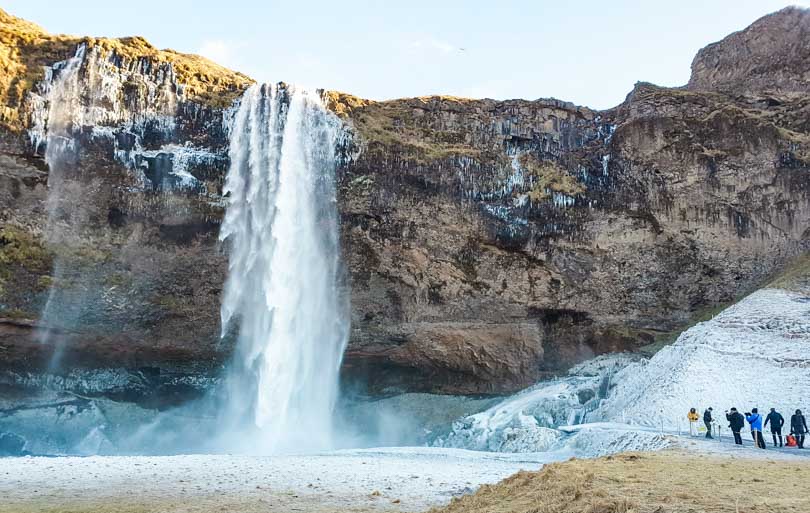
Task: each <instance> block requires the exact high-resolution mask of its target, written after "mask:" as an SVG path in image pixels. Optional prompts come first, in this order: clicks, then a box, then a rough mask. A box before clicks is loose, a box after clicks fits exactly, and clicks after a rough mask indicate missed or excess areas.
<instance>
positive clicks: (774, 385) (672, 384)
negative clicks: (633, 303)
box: [434, 289, 810, 457]
mask: <svg viewBox="0 0 810 513" xmlns="http://www.w3.org/2000/svg"><path fill="white" fill-rule="evenodd" d="M709 406H712V407H713V408H714V412H715V417H716V418H717V419H718V424H719V426H721V427H722V428H724V429H727V428H726V425H727V422H725V418H722V414H723V411H724V410H725V409H729V408H731V407H736V408H738V409H739V410H740V412H741V413H742V412H746V411H748V410H750V409H751V408H754V407H758V408H759V410H760V412H762V413H763V414H764V413H767V411H768V410H769V408H771V407H775V408H777V410H778V411H780V412H781V413H782V415H783V416H784V417H785V420H786V421H789V418H790V415H791V414H792V413H793V412H794V411H795V410H796V409H797V408H800V409H803V410H804V411H805V412H807V413H810V297H808V296H807V295H806V294H802V293H798V292H789V291H785V290H780V289H763V290H760V291H758V292H756V293H754V294H752V295H750V296H748V297H747V298H745V299H743V300H742V301H740V302H739V303H738V304H736V305H734V306H732V307H731V308H728V309H726V310H724V311H723V312H722V313H720V314H719V315H717V316H716V317H715V318H713V319H712V320H710V321H707V322H703V323H700V324H698V325H696V326H694V327H692V328H690V329H689V330H687V331H685V332H684V333H683V334H682V335H681V336H680V337H679V338H678V340H677V341H676V342H675V343H674V344H673V345H671V346H669V347H666V348H664V349H662V350H661V351H659V352H658V353H657V354H656V355H655V356H653V357H652V358H651V359H638V358H635V359H634V358H631V357H628V356H622V355H611V356H603V357H600V358H596V359H594V360H591V361H590V362H586V363H584V364H582V365H580V366H578V367H576V368H574V369H572V370H571V372H570V374H569V375H568V376H566V377H564V378H559V379H556V380H551V381H547V382H543V383H539V384H537V385H535V386H534V387H531V388H529V389H527V390H525V391H523V392H521V393H519V394H516V395H514V396H512V397H509V398H507V399H506V400H504V401H503V402H501V403H498V404H496V405H494V406H492V407H491V408H489V409H487V410H486V411H484V412H481V413H478V414H475V415H470V416H467V417H464V418H462V419H459V420H457V421H456V422H454V423H453V427H452V430H451V431H450V433H448V434H447V435H446V436H443V437H441V438H439V439H437V440H436V441H435V442H434V444H435V445H438V446H442V447H460V448H466V449H473V450H495V451H507V452H534V451H559V450H571V451H572V452H574V453H576V454H577V455H579V456H585V457H588V456H598V455H603V454H608V453H611V452H617V451H619V450H650V449H660V448H662V447H665V446H667V445H668V443H667V441H666V440H665V439H664V438H666V437H664V438H659V437H660V435H661V432H662V431H663V432H664V433H667V434H677V433H679V432H688V422H687V420H686V413H687V412H688V411H689V408H692V407H694V408H697V409H698V412H699V413H702V412H703V410H704V409H705V408H707V407H709ZM583 422H585V423H594V422H607V423H612V424H602V425H601V427H600V428H599V429H596V428H594V426H591V427H589V428H587V429H582V430H576V433H575V434H574V435H573V436H565V433H567V432H571V431H572V430H566V429H561V428H562V427H563V426H565V425H566V424H579V423H583ZM618 424H629V425H632V426H636V428H632V429H629V430H628V429H626V428H621V427H620V426H619V425H618ZM605 426H612V427H611V428H610V429H606V427H605ZM645 427H646V428H654V429H644V428H645ZM637 428H641V429H637ZM726 432H727V431H726Z"/></svg>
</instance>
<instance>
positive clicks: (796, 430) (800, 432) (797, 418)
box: [790, 410, 807, 449]
mask: <svg viewBox="0 0 810 513" xmlns="http://www.w3.org/2000/svg"><path fill="white" fill-rule="evenodd" d="M805 433H807V421H805V420H804V415H802V411H801V410H796V413H794V414H793V415H791V416H790V434H791V435H793V436H795V437H796V443H797V444H798V445H799V449H804V434H805Z"/></svg>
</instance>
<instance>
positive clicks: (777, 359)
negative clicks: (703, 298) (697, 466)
mask: <svg viewBox="0 0 810 513" xmlns="http://www.w3.org/2000/svg"><path fill="white" fill-rule="evenodd" d="M808 349H810V298H808V297H807V296H806V295H802V294H799V293H795V292H788V291H784V290H777V289H763V290H760V291H758V292H756V293H754V294H752V295H750V296H748V297H747V298H745V299H744V300H742V301H741V302H740V303H738V304H737V305H734V306H732V307H731V308H728V309H726V310H725V311H723V312H722V313H720V314H719V315H718V316H716V317H715V318H714V319H712V320H710V321H707V322H703V323H700V324H698V325H696V326H694V327H693V328H690V329H689V330H687V331H685V332H684V333H683V334H682V335H681V336H680V337H679V338H678V340H677V341H676V342H675V344H673V345H671V346H669V347H666V348H664V349H662V350H661V351H660V352H659V353H657V354H656V355H655V356H654V357H653V358H652V359H650V360H648V361H643V362H639V363H635V364H632V365H629V366H628V367H626V368H624V369H623V370H621V371H619V372H618V373H617V374H616V375H615V376H614V379H613V383H614V384H615V388H614V389H613V390H612V391H611V393H610V394H609V396H608V398H607V399H606V400H605V401H604V402H603V403H602V404H601V406H600V408H599V409H598V410H597V411H596V412H595V414H594V416H593V417H592V418H601V419H604V420H623V419H626V420H627V421H628V422H631V423H638V424H641V425H648V426H656V427H660V426H661V425H662V424H663V425H664V427H665V428H666V429H671V430H677V429H679V428H680V429H682V430H685V429H686V426H687V421H686V412H687V411H689V408H690V407H695V408H698V409H699V411H700V412H702V411H703V409H704V408H706V407H708V406H712V407H714V411H715V416H716V417H718V418H720V417H722V412H723V410H725V409H728V408H731V407H732V406H734V407H737V408H738V409H740V410H741V411H743V412H744V411H747V410H749V409H750V408H753V407H758V408H759V409H760V411H761V412H767V411H768V409H769V408H771V407H775V408H777V409H778V410H779V411H781V413H782V414H783V415H784V416H785V417H786V420H787V418H788V416H789V414H790V413H792V412H793V411H794V410H795V409H797V408H802V407H805V408H806V407H807V406H808V404H807V401H808V398H810V352H808ZM721 420H722V421H723V423H722V426H723V427H725V425H726V423H725V419H721Z"/></svg>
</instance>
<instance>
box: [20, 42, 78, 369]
mask: <svg viewBox="0 0 810 513" xmlns="http://www.w3.org/2000/svg"><path fill="white" fill-rule="evenodd" d="M85 53H86V47H85V45H79V46H78V47H77V48H76V54H75V55H74V56H73V57H71V58H70V59H67V60H65V61H62V62H59V63H57V64H55V65H54V66H53V67H51V68H49V69H47V71H46V76H45V80H44V82H43V87H44V101H45V103H44V105H46V106H47V107H46V108H40V109H35V110H34V116H33V120H32V121H33V122H32V130H31V132H30V133H31V142H32V144H33V145H34V148H35V149H37V147H39V146H40V145H41V144H42V143H43V142H44V143H45V162H46V164H47V165H48V196H47V199H46V202H45V206H46V210H47V213H48V221H47V224H46V226H45V234H44V235H45V240H46V241H47V242H48V245H49V246H50V247H63V248H64V247H69V246H71V245H72V244H73V239H74V238H75V236H76V232H77V230H78V228H79V226H80V225H81V224H82V221H81V219H80V218H81V217H82V216H83V215H84V214H85V210H84V209H83V208H82V206H81V203H80V202H76V198H77V197H81V196H82V195H81V194H76V192H77V191H76V190H73V189H75V188H76V185H75V182H74V181H73V179H72V178H73V177H71V176H70V175H71V174H72V173H77V172H78V161H79V154H78V152H79V148H78V143H77V141H76V133H77V132H78V131H80V130H81V126H82V120H81V119H77V117H78V116H77V113H81V112H82V109H81V108H80V101H81V95H80V86H79V70H80V68H81V66H82V63H83V62H84V59H85ZM68 272H69V271H68V270H67V269H66V264H65V262H64V261H63V259H62V258H61V257H60V256H59V255H57V256H56V257H55V258H54V263H53V271H52V276H53V279H54V282H55V283H59V282H64V281H65V280H66V278H67V274H68ZM80 290H81V291H82V292H80V293H79V294H74V296H73V297H69V298H66V297H64V296H65V295H66V293H65V291H64V290H62V289H60V288H59V287H57V286H54V285H51V287H50V288H49V291H48V298H47V300H46V301H45V306H44V307H43V309H42V313H41V315H40V322H41V323H42V324H43V325H44V326H45V327H46V329H45V330H43V331H41V332H40V334H39V337H38V338H39V342H40V343H42V344H51V345H53V350H52V353H51V360H50V365H49V370H51V371H56V370H58V368H59V364H60V360H61V358H62V353H63V351H64V345H65V342H66V341H65V336H66V335H65V334H64V333H61V334H59V335H57V336H54V335H53V331H52V330H57V331H61V330H63V329H68V330H69V329H70V328H72V327H74V325H75V324H76V323H77V322H78V318H79V317H80V316H81V311H82V308H83V303H84V300H85V295H84V293H83V289H80Z"/></svg>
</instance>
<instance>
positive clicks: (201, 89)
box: [0, 9, 253, 129]
mask: <svg viewBox="0 0 810 513" xmlns="http://www.w3.org/2000/svg"><path fill="white" fill-rule="evenodd" d="M81 42H85V43H87V45H88V46H89V47H100V48H102V49H104V50H106V51H114V52H115V53H116V54H118V55H119V56H120V57H122V58H123V59H125V60H134V59H139V58H148V59H151V60H152V61H153V62H154V63H156V64H159V63H171V64H172V66H173V67H174V71H175V73H176V75H177V79H178V82H180V83H181V84H183V85H185V87H186V89H185V90H186V94H187V95H188V97H189V98H190V99H193V100H196V101H199V102H201V103H205V104H207V105H212V106H215V107H224V106H227V105H229V104H230V103H231V101H233V99H234V98H236V97H237V96H239V95H240V94H241V93H242V91H244V89H245V88H246V87H247V86H248V85H249V84H250V83H252V82H253V80H252V79H250V78H249V77H247V76H246V75H243V74H241V73H238V72H235V71H232V70H229V69H227V68H224V67H222V66H220V65H218V64H216V63H214V62H212V61H210V60H208V59H206V58H204V57H200V56H198V55H190V54H182V53H178V52H175V51H174V50H159V49H157V48H155V47H154V46H152V45H151V44H149V43H148V42H147V41H146V40H145V39H143V38H141V37H128V38H121V39H109V38H91V37H86V38H81V37H76V36H67V35H52V34H49V33H47V32H46V31H45V30H44V29H42V28H41V27H40V26H38V25H36V24H34V23H31V22H29V21H26V20H23V19H21V18H17V17H15V16H12V15H10V14H8V13H7V12H5V11H3V10H2V9H0V66H1V67H2V71H0V108H1V110H0V123H2V124H3V125H4V126H5V127H6V128H11V129H20V128H22V123H23V120H21V119H20V117H21V115H20V111H19V108H20V106H21V104H22V101H23V99H24V97H25V95H26V93H27V92H28V91H30V90H31V89H32V87H33V86H34V84H35V83H36V82H37V81H39V80H41V79H42V78H43V76H44V71H43V67H44V66H49V65H51V64H53V63H55V62H58V61H61V60H64V59H67V58H69V57H71V56H72V55H73V54H74V52H75V50H76V45H78V44H79V43H81Z"/></svg>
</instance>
